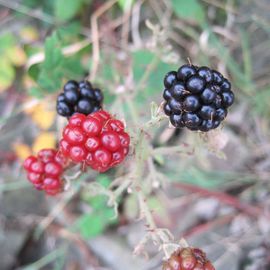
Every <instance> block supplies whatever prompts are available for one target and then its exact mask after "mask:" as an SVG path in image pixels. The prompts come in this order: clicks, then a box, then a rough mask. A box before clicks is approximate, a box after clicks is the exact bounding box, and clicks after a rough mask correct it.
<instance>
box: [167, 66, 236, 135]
mask: <svg viewBox="0 0 270 270" xmlns="http://www.w3.org/2000/svg"><path fill="white" fill-rule="evenodd" d="M164 86H165V89H164V91H163V98H164V99H165V101H166V102H165V104H164V107H163V108H164V112H165V114H166V115H168V116H169V117H170V122H171V123H172V125H173V126H175V127H176V128H183V127H187V128H188V129H190V130H200V131H204V132H207V131H209V130H210V129H214V128H217V127H218V126H219V125H220V123H221V121H223V120H224V119H225V117H226V116H227V110H228V108H229V107H230V106H231V105H232V104H233V102H234V94H233V92H232V91H231V84H230V82H229V81H228V80H227V79H226V78H224V77H223V76H222V75H221V74H220V73H219V72H218V71H216V70H212V69H210V68H208V67H204V66H202V67H196V66H193V65H183V66H181V67H180V68H179V69H178V71H177V72H176V71H171V72H169V73H168V74H166V76H165V78H164Z"/></svg>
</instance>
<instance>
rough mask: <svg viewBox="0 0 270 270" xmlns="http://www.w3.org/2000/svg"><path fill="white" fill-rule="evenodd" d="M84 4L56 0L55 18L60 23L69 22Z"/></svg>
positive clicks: (79, 0)
mask: <svg viewBox="0 0 270 270" xmlns="http://www.w3.org/2000/svg"><path fill="white" fill-rule="evenodd" d="M83 3H84V1H83V0H55V6H54V13H55V17H56V18H57V19H59V21H67V20H69V19H71V18H73V17H74V16H75V15H76V14H77V13H78V11H79V10H80V8H81V6H82V4H83Z"/></svg>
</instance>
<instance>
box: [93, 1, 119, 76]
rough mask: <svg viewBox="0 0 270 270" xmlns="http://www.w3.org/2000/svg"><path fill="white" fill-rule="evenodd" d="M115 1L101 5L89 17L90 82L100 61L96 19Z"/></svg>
mask: <svg viewBox="0 0 270 270" xmlns="http://www.w3.org/2000/svg"><path fill="white" fill-rule="evenodd" d="M116 3H117V0H110V1H107V2H106V3H105V4H103V5H102V6H101V7H100V8H99V9H97V10H96V11H95V12H94V14H93V15H92V16H91V27H92V39H93V63H92V71H91V73H90V74H91V76H90V80H93V79H94V78H95V77H96V74H97V70H98V65H99V60H100V48H99V31H98V18H99V17H100V16H101V15H102V14H103V13H105V12H106V11H107V10H109V9H110V8H111V7H112V6H113V5H114V4H116Z"/></svg>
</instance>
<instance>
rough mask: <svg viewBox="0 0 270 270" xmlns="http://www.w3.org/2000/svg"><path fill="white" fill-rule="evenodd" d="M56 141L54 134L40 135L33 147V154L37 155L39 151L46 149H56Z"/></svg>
mask: <svg viewBox="0 0 270 270" xmlns="http://www.w3.org/2000/svg"><path fill="white" fill-rule="evenodd" d="M55 144H56V140H55V135H54V133H53V132H43V133H40V134H39V135H38V136H37V137H36V139H35V141H34V143H33V146H32V149H33V152H34V153H37V152H38V151H39V150H41V149H44V148H55Z"/></svg>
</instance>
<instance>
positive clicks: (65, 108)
mask: <svg viewBox="0 0 270 270" xmlns="http://www.w3.org/2000/svg"><path fill="white" fill-rule="evenodd" d="M102 102H103V94H102V91H101V90H100V89H98V88H93V86H92V84H91V83H90V82H88V81H81V82H76V81H74V80H70V81H68V82H67V83H66V84H65V85H64V92H63V93H61V94H59V96H58V98H57V103H56V110H57V113H58V114H59V115H61V116H65V117H70V116H72V115H73V114H74V113H82V114H85V115H88V114H91V113H93V112H96V111H99V110H100V109H102Z"/></svg>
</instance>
